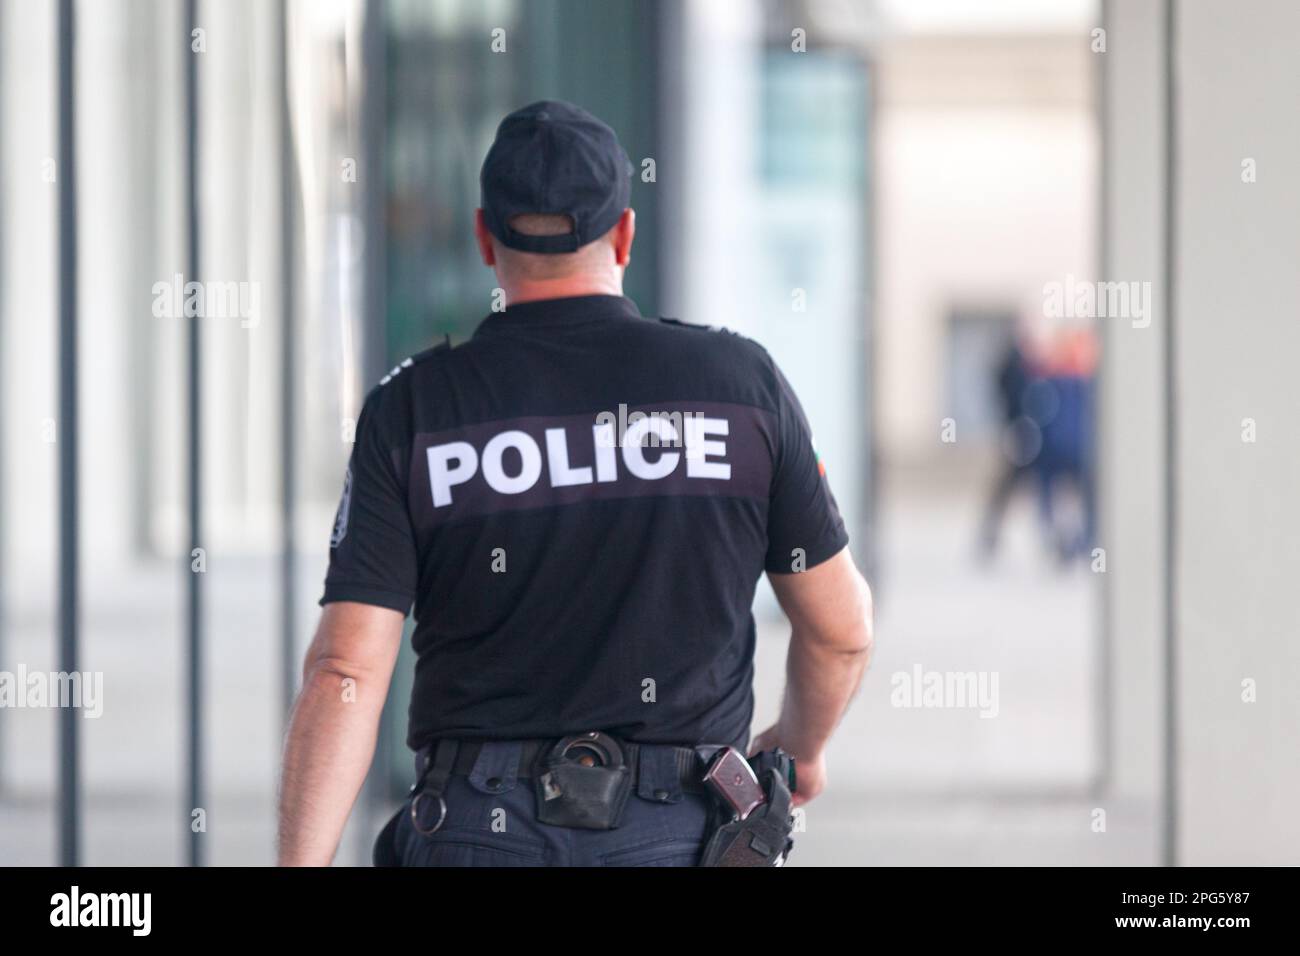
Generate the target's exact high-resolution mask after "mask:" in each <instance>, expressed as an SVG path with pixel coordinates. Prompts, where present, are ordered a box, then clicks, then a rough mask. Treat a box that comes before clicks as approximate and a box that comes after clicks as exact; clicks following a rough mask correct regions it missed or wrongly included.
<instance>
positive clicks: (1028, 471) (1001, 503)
mask: <svg viewBox="0 0 1300 956" xmlns="http://www.w3.org/2000/svg"><path fill="white" fill-rule="evenodd" d="M1025 353H1026V349H1025V347H1023V346H1022V344H1021V335H1020V334H1019V333H1012V334H1010V335H1009V336H1008V337H1007V343H1006V348H1005V349H1004V351H1003V353H1002V360H1001V361H1000V362H999V363H998V366H997V368H996V369H995V370H994V387H995V389H996V391H997V396H998V403H999V405H1000V406H1001V410H1002V423H1003V426H1002V434H1001V441H1000V442H999V445H998V448H999V451H1000V452H1001V454H1002V460H1001V461H1000V462H999V464H1000V466H1001V467H1000V469H999V471H998V474H997V477H996V478H995V479H994V482H993V490H992V492H991V493H990V495H989V500H988V504H987V505H986V506H985V509H984V521H983V524H982V526H981V530H980V540H979V544H980V553H981V555H982V556H984V557H985V558H991V557H993V555H995V554H996V553H997V549H998V538H999V535H1000V532H1001V529H1002V520H1003V517H1004V516H1005V514H1006V510H1007V504H1008V503H1009V502H1010V500H1011V496H1012V494H1014V493H1015V490H1016V489H1017V488H1018V487H1020V485H1022V484H1023V483H1025V482H1026V481H1028V480H1029V479H1030V478H1032V477H1033V475H1034V473H1035V472H1034V460H1035V459H1036V458H1037V457H1038V452H1039V450H1040V449H1041V447H1042V434H1041V432H1040V430H1039V428H1038V425H1037V423H1036V422H1034V420H1033V419H1032V418H1029V417H1028V416H1026V415H1025V393H1026V391H1027V390H1028V388H1029V384H1030V382H1031V380H1032V378H1033V371H1032V369H1031V368H1030V366H1029V360H1028V358H1027V356H1026V354H1025Z"/></svg>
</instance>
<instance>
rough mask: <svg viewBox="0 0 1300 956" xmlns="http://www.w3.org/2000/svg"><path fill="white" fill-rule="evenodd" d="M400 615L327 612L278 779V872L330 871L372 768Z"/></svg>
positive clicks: (333, 607)
mask: <svg viewBox="0 0 1300 956" xmlns="http://www.w3.org/2000/svg"><path fill="white" fill-rule="evenodd" d="M403 619H404V618H403V615H401V614H399V613H398V612H397V611H390V610H388V609H387V608H381V607H374V606H372V605H368V604H356V603H353V602H350V601H340V602H337V603H333V604H327V605H325V610H324V612H323V613H322V614H321V620H320V626H319V627H318V628H317V629H316V637H315V639H314V640H313V641H312V644H311V647H310V648H309V649H308V650H307V658H306V660H305V662H304V664H303V680H302V691H301V693H300V694H299V695H298V702H297V704H295V706H294V709H293V719H292V721H291V722H290V724H289V735H288V738H287V740H286V741H285V747H284V770H283V774H282V776H281V779H280V837H279V863H280V865H281V866H329V864H330V861H331V860H333V859H334V853H335V851H336V850H337V849H338V845H339V839H340V838H341V837H342V836H343V827H344V824H346V823H347V819H348V814H349V813H351V812H352V805H353V803H355V802H356V799H357V794H358V793H359V792H360V791H361V785H362V783H363V782H364V781H365V778H366V773H367V771H368V770H369V769H370V761H371V760H372V759H373V757H374V754H375V741H376V738H377V737H378V734H379V714H380V711H382V710H383V706H384V698H385V697H386V696H387V695H388V683H389V681H390V680H391V679H392V676H393V667H394V665H395V664H396V662H397V651H398V648H399V647H400V646H401V640H402V621H403Z"/></svg>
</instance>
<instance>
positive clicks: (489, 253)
mask: <svg viewBox="0 0 1300 956" xmlns="http://www.w3.org/2000/svg"><path fill="white" fill-rule="evenodd" d="M474 239H475V241H477V242H478V254H479V258H480V259H482V260H483V265H485V266H487V267H488V268H491V267H493V266H495V265H496V264H497V256H496V251H495V250H494V249H493V248H492V233H490V232H489V231H488V227H487V223H486V222H485V221H484V219H483V210H482V209H475V210H474Z"/></svg>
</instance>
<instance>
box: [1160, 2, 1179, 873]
mask: <svg viewBox="0 0 1300 956" xmlns="http://www.w3.org/2000/svg"><path fill="white" fill-rule="evenodd" d="M1177 27H1178V23H1177V16H1176V10H1175V0H1165V49H1164V74H1165V130H1164V133H1165V208H1164V214H1165V216H1164V255H1165V261H1164V287H1165V328H1164V333H1165V337H1164V346H1165V349H1164V351H1165V370H1164V371H1165V374H1164V405H1165V475H1164V478H1165V515H1164V517H1165V535H1164V538H1165V541H1164V552H1165V555H1164V556H1165V579H1164V592H1165V593H1164V602H1165V635H1164V638H1165V640H1164V652H1165V670H1164V697H1165V714H1164V743H1165V754H1164V758H1165V759H1164V768H1163V771H1164V773H1163V776H1164V786H1163V791H1164V793H1163V796H1164V814H1163V819H1162V821H1161V824H1162V825H1161V833H1160V860H1161V862H1162V863H1163V864H1164V865H1165V866H1177V865H1178V608H1177V598H1178V582H1177V573H1176V572H1177V564H1178V500H1177V498H1178V427H1177V426H1178V368H1177V360H1178V352H1177V349H1176V346H1177V335H1176V334H1175V329H1174V316H1175V284H1176V282H1177V278H1178V274H1177V268H1178V263H1177V261H1176V256H1175V250H1176V247H1177V236H1176V229H1177V225H1178V223H1177V218H1178V215H1177V205H1178V177H1177V172H1178V159H1177V151H1178V122H1177V109H1178V100H1177V75H1176V57H1177V49H1176V47H1177V32H1178V30H1177Z"/></svg>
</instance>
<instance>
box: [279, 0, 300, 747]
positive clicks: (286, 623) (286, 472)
mask: <svg viewBox="0 0 1300 956" xmlns="http://www.w3.org/2000/svg"><path fill="white" fill-rule="evenodd" d="M279 30H280V36H279V49H280V62H279V83H280V283H281V286H280V290H281V291H280V296H281V298H280V311H281V313H282V319H281V321H282V329H283V331H282V332H281V336H282V338H281V342H282V344H281V348H282V349H283V353H284V354H283V356H282V357H281V362H282V367H281V372H280V535H281V537H280V700H281V711H282V714H283V728H282V729H283V730H284V731H286V732H287V730H288V721H289V712H290V710H292V709H293V698H294V693H295V691H296V690H297V686H298V681H297V667H298V663H297V660H296V656H297V655H296V652H295V646H294V637H295V635H296V634H297V633H298V618H297V608H296V606H295V603H294V599H295V596H296V594H297V588H296V586H295V585H296V581H297V576H298V560H297V553H296V551H295V550H294V526H295V523H296V522H295V514H296V512H295V507H294V506H295V503H296V495H295V484H296V480H297V476H296V472H295V470H294V440H293V439H294V432H293V422H294V418H295V410H296V405H295V401H294V398H295V390H296V389H297V385H298V370H297V362H296V352H295V349H296V347H297V341H298V336H297V316H296V314H295V308H296V296H295V292H296V289H295V276H296V272H295V269H294V238H295V232H294V230H295V217H294V210H295V203H294V195H295V192H294V175H293V163H294V144H293V128H292V127H291V125H290V121H291V117H290V109H289V0H281V2H280V24H279Z"/></svg>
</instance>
